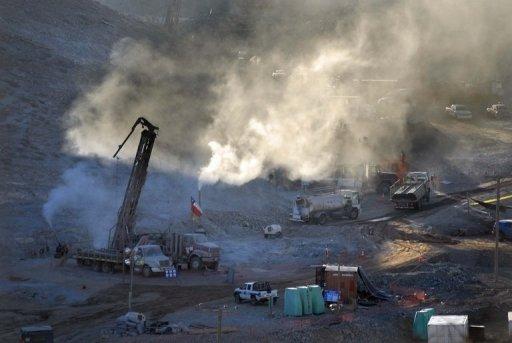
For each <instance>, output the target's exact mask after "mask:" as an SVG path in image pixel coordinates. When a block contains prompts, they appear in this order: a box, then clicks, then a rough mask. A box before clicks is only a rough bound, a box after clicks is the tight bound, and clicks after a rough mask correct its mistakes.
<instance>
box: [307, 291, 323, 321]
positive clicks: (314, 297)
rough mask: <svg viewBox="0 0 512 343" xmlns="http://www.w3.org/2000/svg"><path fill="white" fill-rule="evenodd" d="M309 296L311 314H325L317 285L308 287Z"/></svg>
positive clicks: (320, 292)
mask: <svg viewBox="0 0 512 343" xmlns="http://www.w3.org/2000/svg"><path fill="white" fill-rule="evenodd" d="M308 289H309V296H310V298H311V305H312V306H311V309H312V312H313V314H322V313H325V302H324V297H323V296H322V289H321V288H320V286H318V285H309V286H308Z"/></svg>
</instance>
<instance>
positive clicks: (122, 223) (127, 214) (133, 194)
mask: <svg viewBox="0 0 512 343" xmlns="http://www.w3.org/2000/svg"><path fill="white" fill-rule="evenodd" d="M138 125H141V126H142V128H143V130H142V132H141V136H140V141H139V146H138V148H137V153H136V155H135V159H134V161H133V167H132V171H131V174H130V179H129V180H128V185H127V186H126V192H125V195H124V199H123V204H122V205H121V208H120V209H119V213H118V216H117V222H116V225H115V226H114V233H113V235H111V236H110V237H109V243H108V248H107V249H99V250H97V249H92V250H78V251H77V253H76V254H75V259H76V261H77V263H78V264H81V265H92V266H93V267H94V269H96V270H98V271H99V270H102V271H104V272H110V271H113V270H114V269H118V268H119V267H124V262H125V257H126V256H125V249H126V248H129V249H131V248H133V239H132V238H133V228H134V225H135V213H136V210H137V205H138V203H139V198H140V194H141V192H142V187H143V186H144V183H145V181H146V175H147V169H148V164H149V159H150V157H151V151H152V149H153V144H154V142H155V138H156V135H157V131H158V127H157V126H154V125H153V124H151V123H150V122H149V121H148V120H147V119H145V118H143V117H139V118H138V119H137V120H136V121H135V124H133V126H132V129H131V131H130V132H129V133H128V136H126V138H125V139H124V141H123V142H122V143H121V144H120V145H119V147H118V149H117V151H116V153H115V154H114V156H113V157H114V158H115V157H116V156H117V154H118V153H119V151H121V149H122V148H123V146H124V145H125V143H126V142H127V141H128V139H129V138H130V136H131V135H132V133H133V132H134V131H135V128H136V127H137V126H138ZM154 248H155V249H160V247H159V246H158V245H156V246H154ZM153 250H154V249H153ZM153 250H152V251H153ZM151 255H152V257H155V256H156V255H157V254H153V253H152V254H151ZM148 256H149V255H148ZM162 256H163V255H161V256H157V257H158V258H159V259H163V258H162ZM153 259H154V258H151V259H147V260H153ZM155 261H156V260H155ZM155 261H153V262H155ZM162 263H163V264H167V266H168V265H169V261H168V258H167V263H166V262H165V261H156V262H155V264H156V265H155V266H149V267H150V268H152V269H153V271H159V270H158V268H157V267H158V266H160V265H162ZM150 264H153V263H150ZM157 265H158V266H157ZM141 270H143V268H142V269H141Z"/></svg>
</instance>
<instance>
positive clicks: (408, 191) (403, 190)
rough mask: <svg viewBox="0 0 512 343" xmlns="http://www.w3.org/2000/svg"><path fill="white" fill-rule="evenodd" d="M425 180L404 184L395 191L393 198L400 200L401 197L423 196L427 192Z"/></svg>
mask: <svg viewBox="0 0 512 343" xmlns="http://www.w3.org/2000/svg"><path fill="white" fill-rule="evenodd" d="M424 185H425V182H417V183H411V184H404V185H402V186H400V187H399V188H398V189H397V190H396V191H395V193H393V195H392V197H391V199H393V200H394V199H396V200H399V199H401V198H406V199H411V198H416V199H419V198H421V197H422V196H423V195H424V193H425V191H424V190H425V187H424Z"/></svg>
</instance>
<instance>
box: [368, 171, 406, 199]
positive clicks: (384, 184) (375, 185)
mask: <svg viewBox="0 0 512 343" xmlns="http://www.w3.org/2000/svg"><path fill="white" fill-rule="evenodd" d="M366 169H367V170H366V174H365V182H364V184H363V187H364V188H365V189H369V190H372V191H374V192H376V193H377V194H384V195H386V196H388V195H389V189H390V187H391V186H392V185H393V184H394V183H395V182H397V181H398V175H397V173H396V172H392V171H381V170H380V168H379V167H378V166H368V167H367V168H366Z"/></svg>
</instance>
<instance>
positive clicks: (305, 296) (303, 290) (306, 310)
mask: <svg viewBox="0 0 512 343" xmlns="http://www.w3.org/2000/svg"><path fill="white" fill-rule="evenodd" d="M297 289H298V290H299V295H300V302H301V304H302V314H303V315H309V314H313V302H312V301H311V295H310V294H309V288H308V287H307V286H300V287H297Z"/></svg>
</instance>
